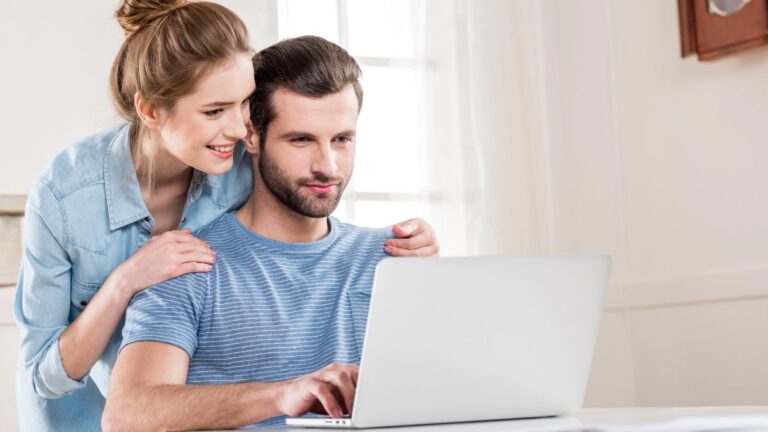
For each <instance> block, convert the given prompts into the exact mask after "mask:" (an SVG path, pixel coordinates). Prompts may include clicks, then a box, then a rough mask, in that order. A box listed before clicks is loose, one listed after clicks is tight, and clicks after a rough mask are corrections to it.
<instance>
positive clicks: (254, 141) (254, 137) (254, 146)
mask: <svg viewBox="0 0 768 432" xmlns="http://www.w3.org/2000/svg"><path fill="white" fill-rule="evenodd" d="M246 128H247V129H248V133H247V134H246V135H245V139H243V141H244V142H245V150H246V151H247V152H248V153H250V154H252V155H253V156H258V155H259V134H258V133H257V132H256V130H255V129H254V127H253V123H251V122H250V121H249V122H248V124H247V125H246Z"/></svg>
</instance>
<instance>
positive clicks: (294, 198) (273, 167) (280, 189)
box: [257, 148, 347, 218]
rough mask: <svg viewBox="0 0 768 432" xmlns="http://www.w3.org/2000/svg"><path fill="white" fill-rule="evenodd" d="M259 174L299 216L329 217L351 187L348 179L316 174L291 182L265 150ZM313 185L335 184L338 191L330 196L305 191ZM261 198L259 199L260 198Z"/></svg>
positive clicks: (275, 194) (261, 155)
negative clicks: (345, 190) (343, 194)
mask: <svg viewBox="0 0 768 432" xmlns="http://www.w3.org/2000/svg"><path fill="white" fill-rule="evenodd" d="M259 172H260V173H261V178H262V180H264V184H265V185H266V186H267V189H269V190H270V192H272V195H274V196H275V197H277V199H278V200H280V202H282V203H283V204H284V205H285V206H286V207H288V208H289V209H291V210H293V211H295V212H296V213H298V214H300V215H302V216H307V217H312V218H322V217H327V216H328V215H330V214H331V213H333V211H334V210H336V206H337V205H339V201H340V200H341V194H342V192H344V188H346V186H347V179H345V178H343V177H326V176H324V175H322V174H316V175H315V176H314V177H312V178H309V177H302V178H300V179H298V180H295V181H294V180H291V179H290V178H289V177H288V176H287V175H286V174H285V173H284V172H283V171H282V170H281V169H280V168H279V167H278V166H277V164H275V163H274V162H273V161H272V160H271V159H270V158H269V157H268V156H267V155H266V152H264V149H263V148H262V150H261V154H260V155H259ZM312 183H322V184H334V185H336V187H335V189H336V191H335V192H330V193H327V194H313V193H311V192H309V191H308V190H305V186H306V185H308V184H312ZM257 199H258V198H257Z"/></svg>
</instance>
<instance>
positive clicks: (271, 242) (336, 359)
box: [102, 37, 391, 430]
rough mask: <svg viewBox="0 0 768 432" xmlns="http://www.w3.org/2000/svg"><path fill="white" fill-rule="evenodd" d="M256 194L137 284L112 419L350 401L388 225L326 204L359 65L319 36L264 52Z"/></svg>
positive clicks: (234, 421) (174, 422)
mask: <svg viewBox="0 0 768 432" xmlns="http://www.w3.org/2000/svg"><path fill="white" fill-rule="evenodd" d="M254 68H255V74H256V82H257V90H256V93H255V94H254V96H253V97H252V101H251V107H252V112H251V120H252V123H253V125H254V129H255V132H256V133H254V134H253V136H252V138H251V139H250V140H249V142H246V144H245V145H246V149H247V150H248V151H249V152H250V153H251V154H252V155H253V159H254V190H253V195H252V196H251V198H250V199H249V201H248V202H247V203H246V204H245V205H244V206H243V207H242V208H240V209H239V210H238V211H236V212H235V213H229V214H226V215H224V216H222V217H221V218H220V219H218V220H216V221H215V222H213V223H212V224H211V225H209V226H208V227H206V228H204V229H203V230H201V231H200V232H199V233H198V235H199V237H200V238H201V239H203V240H205V241H206V242H208V243H209V244H210V245H211V247H212V249H214V250H215V251H216V252H217V260H216V265H215V267H214V268H213V270H212V271H211V272H210V273H191V274H188V275H185V276H182V277H179V278H176V279H173V280H171V281H168V282H166V283H163V284H161V285H158V286H155V287H153V288H151V289H149V290H146V291H144V292H142V293H140V294H139V295H137V296H136V297H135V298H134V300H133V303H132V305H131V307H130V309H129V311H128V313H127V316H126V325H125V329H124V341H123V348H122V350H121V353H120V356H119V358H118V360H117V363H116V365H115V369H114V372H113V375H112V381H111V385H110V392H109V397H108V400H107V405H106V409H105V412H104V416H103V419H102V423H103V426H104V429H105V430H112V429H117V430H134V429H135V430H158V429H162V430H166V429H171V430H178V429H184V430H186V429H207V428H232V427H241V426H244V425H250V424H254V423H258V422H262V421H264V420H267V419H271V422H278V421H282V418H281V417H280V416H286V415H287V416H298V415H303V414H306V413H309V412H317V413H329V414H330V415H332V416H334V417H339V416H342V415H343V414H345V413H351V411H352V408H353V406H352V404H353V400H354V393H355V383H356V381H357V372H358V367H357V366H356V363H359V361H360V354H361V350H362V342H363V337H364V332H365V324H366V318H367V313H368V305H369V302H370V295H371V288H372V283H373V273H374V268H375V266H376V264H377V263H378V262H379V260H381V259H382V258H383V257H384V256H385V252H384V250H382V248H381V246H380V245H381V244H382V243H383V242H385V241H387V239H388V238H390V237H391V231H390V230H388V229H378V230H375V229H362V228H357V227H354V226H351V225H347V224H342V223H340V222H339V221H337V220H336V219H334V218H331V217H329V215H330V214H331V213H332V212H333V210H334V209H335V208H336V205H337V204H338V202H339V199H340V198H341V194H342V191H343V190H344V188H345V186H346V185H347V183H348V182H349V179H350V176H351V175H352V169H353V165H354V154H355V130H356V125H357V117H358V113H359V110H360V107H361V104H362V89H361V87H360V84H359V82H358V79H359V75H360V69H359V67H358V65H357V63H356V62H355V61H354V59H352V57H350V56H349V54H348V53H347V52H346V51H344V50H343V49H342V48H340V47H338V46H336V45H334V44H332V43H330V42H327V41H325V40H323V39H321V38H317V37H302V38H296V39H289V40H286V41H283V42H280V43H278V44H276V45H273V46H272V47H269V48H267V49H265V50H264V51H262V52H261V53H259V54H258V55H257V56H256V57H254Z"/></svg>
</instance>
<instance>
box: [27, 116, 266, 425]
mask: <svg viewBox="0 0 768 432" xmlns="http://www.w3.org/2000/svg"><path fill="white" fill-rule="evenodd" d="M129 132H130V127H129V126H128V125H122V126H118V127H116V128H113V129H110V130H107V131H105V132H103V133H101V134H98V135H95V136H92V137H89V138H86V139H84V140H82V141H80V142H78V143H76V144H74V145H72V146H70V147H68V148H66V149H65V150H64V151H62V152H61V153H60V154H59V155H57V156H56V157H55V158H54V159H53V161H52V162H51V164H50V165H49V166H48V167H47V168H46V169H45V170H44V171H43V173H42V174H41V175H40V176H39V177H38V178H37V180H36V181H35V183H34V185H33V186H32V190H31V191H30V194H29V197H28V199H27V208H26V214H25V219H24V232H23V236H24V251H23V258H22V267H21V272H20V275H19V281H18V286H17V291H16V299H15V303H14V313H15V317H16V321H17V324H18V327H19V329H20V333H21V349H20V353H19V363H18V367H17V373H16V377H17V380H16V381H17V382H16V385H17V396H18V398H17V400H18V407H19V409H18V411H19V425H20V427H21V430H29V431H44V430H62V431H70V430H71V431H75V430H76V431H87V430H100V421H101V413H102V410H103V407H104V398H105V396H106V395H107V391H108V388H109V376H110V373H111V371H112V367H113V366H114V363H115V360H116V359H117V354H118V349H119V347H120V342H121V329H122V324H121V325H120V327H119V328H118V329H117V331H116V332H115V334H114V335H113V336H112V339H111V340H110V342H109V344H108V346H107V348H106V350H105V351H104V353H103V354H102V355H101V357H100V358H99V360H98V361H97V362H96V364H95V365H94V367H93V368H92V369H91V371H90V373H89V374H88V375H87V376H85V377H84V378H82V379H81V380H79V381H78V380H73V379H71V378H69V377H68V376H67V374H66V372H65V371H64V369H63V367H62V364H61V356H60V353H59V336H60V335H61V333H62V332H63V331H64V329H66V327H67V326H68V325H69V324H70V323H72V322H73V321H74V320H75V318H77V316H78V315H80V313H82V311H83V310H84V309H85V308H86V307H87V305H88V303H89V302H90V300H91V298H92V297H93V296H94V295H95V294H96V292H97V291H98V290H99V288H100V287H101V285H102V283H103V282H104V280H105V279H106V278H107V277H108V276H109V275H110V273H111V272H112V270H114V269H115V267H117V266H118V265H119V264H120V263H122V262H123V261H125V260H126V259H127V258H128V257H130V256H131V255H132V254H133V253H134V252H135V251H136V250H137V249H138V248H139V247H140V246H141V245H142V244H144V242H146V241H147V240H148V239H149V238H150V236H151V233H152V229H153V226H154V220H153V219H152V216H151V215H150V213H149V211H148V210H147V208H146V206H145V205H144V201H143V199H142V196H141V191H140V189H139V183H138V180H137V177H136V172H135V170H134V166H133V161H132V159H131V152H130V147H129V135H130V133H129ZM234 158H235V160H234V167H233V169H232V170H231V171H230V172H228V173H226V174H223V175H220V176H213V175H207V174H204V173H202V172H199V171H194V173H193V175H192V181H191V184H190V187H189V191H188V193H187V201H186V204H185V206H184V212H183V216H182V219H181V226H180V227H179V228H180V229H181V228H191V229H192V230H193V231H195V230H197V229H199V228H201V227H203V226H205V225H207V224H208V223H209V222H211V221H213V220H214V219H216V218H217V217H218V216H220V215H221V214H223V213H225V212H227V211H230V210H233V209H235V208H237V207H239V206H240V205H242V204H243V203H244V202H245V200H247V198H248V196H249V195H250V192H251V189H252V165H251V157H250V155H249V154H248V153H247V152H245V150H244V148H243V146H242V145H240V144H239V145H238V146H237V148H236V150H235V155H234Z"/></svg>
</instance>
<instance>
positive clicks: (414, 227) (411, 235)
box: [384, 218, 440, 257]
mask: <svg viewBox="0 0 768 432" xmlns="http://www.w3.org/2000/svg"><path fill="white" fill-rule="evenodd" d="M392 232H393V233H395V236H397V238H394V239H389V240H387V241H386V243H385V244H384V251H385V252H386V253H388V254H390V255H392V256H427V257H429V256H437V255H439V254H440V244H439V243H438V242H437V235H436V234H435V230H434V229H432V226H431V225H429V224H428V223H427V222H426V221H425V220H424V219H420V218H415V219H408V220H407V221H403V222H400V223H399V224H397V225H395V226H393V227H392Z"/></svg>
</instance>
